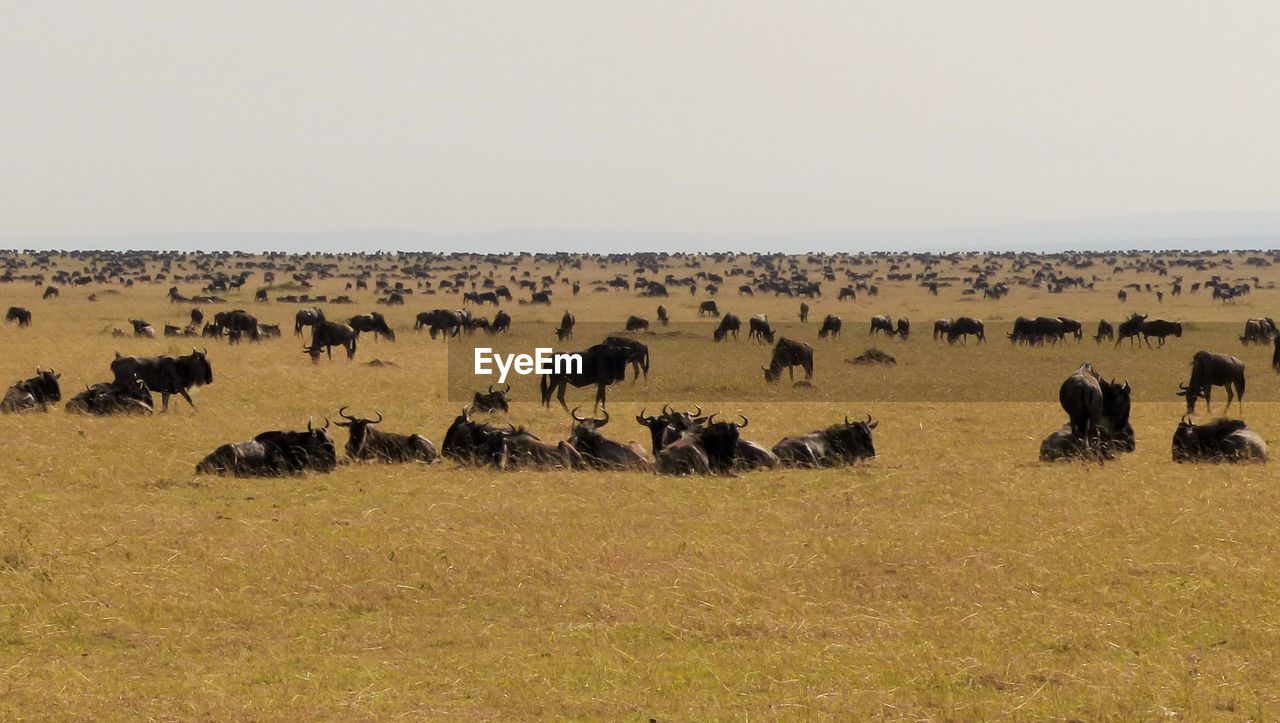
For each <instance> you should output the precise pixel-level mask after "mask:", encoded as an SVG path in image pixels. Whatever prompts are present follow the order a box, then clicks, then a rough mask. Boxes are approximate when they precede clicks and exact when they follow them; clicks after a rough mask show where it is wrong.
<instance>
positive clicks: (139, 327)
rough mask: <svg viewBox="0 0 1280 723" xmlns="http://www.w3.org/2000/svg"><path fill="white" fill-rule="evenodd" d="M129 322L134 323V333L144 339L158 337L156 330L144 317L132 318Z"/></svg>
mask: <svg viewBox="0 0 1280 723" xmlns="http://www.w3.org/2000/svg"><path fill="white" fill-rule="evenodd" d="M129 323H130V324H132V325H133V335H134V336H137V337H142V338H144V339H154V338H156V330H155V328H154V327H152V326H151V325H150V324H148V323H147V322H146V321H144V320H142V319H130V320H129Z"/></svg>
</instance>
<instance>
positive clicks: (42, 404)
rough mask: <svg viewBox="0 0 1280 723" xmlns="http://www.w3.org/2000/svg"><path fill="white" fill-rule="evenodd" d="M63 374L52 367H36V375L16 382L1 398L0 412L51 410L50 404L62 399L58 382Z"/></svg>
mask: <svg viewBox="0 0 1280 723" xmlns="http://www.w3.org/2000/svg"><path fill="white" fill-rule="evenodd" d="M61 377H62V375H61V374H58V373H57V372H55V371H53V370H52V369H49V370H45V369H41V368H40V367H36V375H35V376H34V377H31V378H30V379H26V380H23V381H20V382H15V383H14V385H13V386H11V387H9V390H8V391H7V392H5V395H4V399H3V400H0V412H3V413H5V414H13V413H15V412H26V411H30V410H32V409H38V410H40V411H41V412H46V411H48V410H49V405H50V404H53V403H54V402H59V401H62V387H61V386H60V385H59V384H58V379H60V378H61Z"/></svg>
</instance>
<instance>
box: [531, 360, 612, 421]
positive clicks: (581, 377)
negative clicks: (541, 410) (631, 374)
mask: <svg viewBox="0 0 1280 723" xmlns="http://www.w3.org/2000/svg"><path fill="white" fill-rule="evenodd" d="M568 356H569V355H557V357H559V360H558V361H557V363H563V364H564V365H565V368H562V369H560V370H553V371H552V372H551V373H550V374H544V375H542V377H541V379H540V380H539V382H538V385H539V390H540V391H541V393H542V404H543V406H548V407H549V406H551V397H552V395H553V394H554V395H555V397H556V399H557V400H558V401H559V402H560V406H562V407H564V408H565V410H566V411H568V409H569V405H568V404H566V403H565V401H564V394H565V390H566V388H567V387H568V386H569V385H572V386H575V387H589V386H595V388H596V400H595V405H594V406H593V407H592V408H591V411H592V412H593V413H594V412H595V411H596V410H597V409H599V408H600V406H602V405H603V404H604V403H605V389H606V388H607V387H608V386H609V385H611V384H614V383H616V382H620V381H622V380H624V379H626V378H627V350H626V349H623V348H622V347H619V346H617V345H614V344H608V343H603V344H595V345H593V346H591V347H589V348H588V349H587V350H586V351H584V352H580V353H578V357H579V358H580V359H581V360H582V367H581V369H576V368H575V367H576V366H577V365H575V364H573V363H572V360H571V359H570V358H568Z"/></svg>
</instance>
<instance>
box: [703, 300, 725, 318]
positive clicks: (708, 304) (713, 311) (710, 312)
mask: <svg viewBox="0 0 1280 723" xmlns="http://www.w3.org/2000/svg"><path fill="white" fill-rule="evenodd" d="M698 316H714V317H717V318H719V316H720V308H719V307H717V306H716V302H714V301H704V302H702V303H701V304H699V305H698Z"/></svg>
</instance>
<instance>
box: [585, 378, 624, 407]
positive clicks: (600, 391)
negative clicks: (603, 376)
mask: <svg viewBox="0 0 1280 723" xmlns="http://www.w3.org/2000/svg"><path fill="white" fill-rule="evenodd" d="M632 381H635V380H632ZM605 386H606V385H605V384H604V383H603V382H601V383H600V384H597V385H596V403H595V404H593V405H591V413H592V414H594V413H595V411H596V409H597V408H598V407H603V406H604V390H605Z"/></svg>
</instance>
